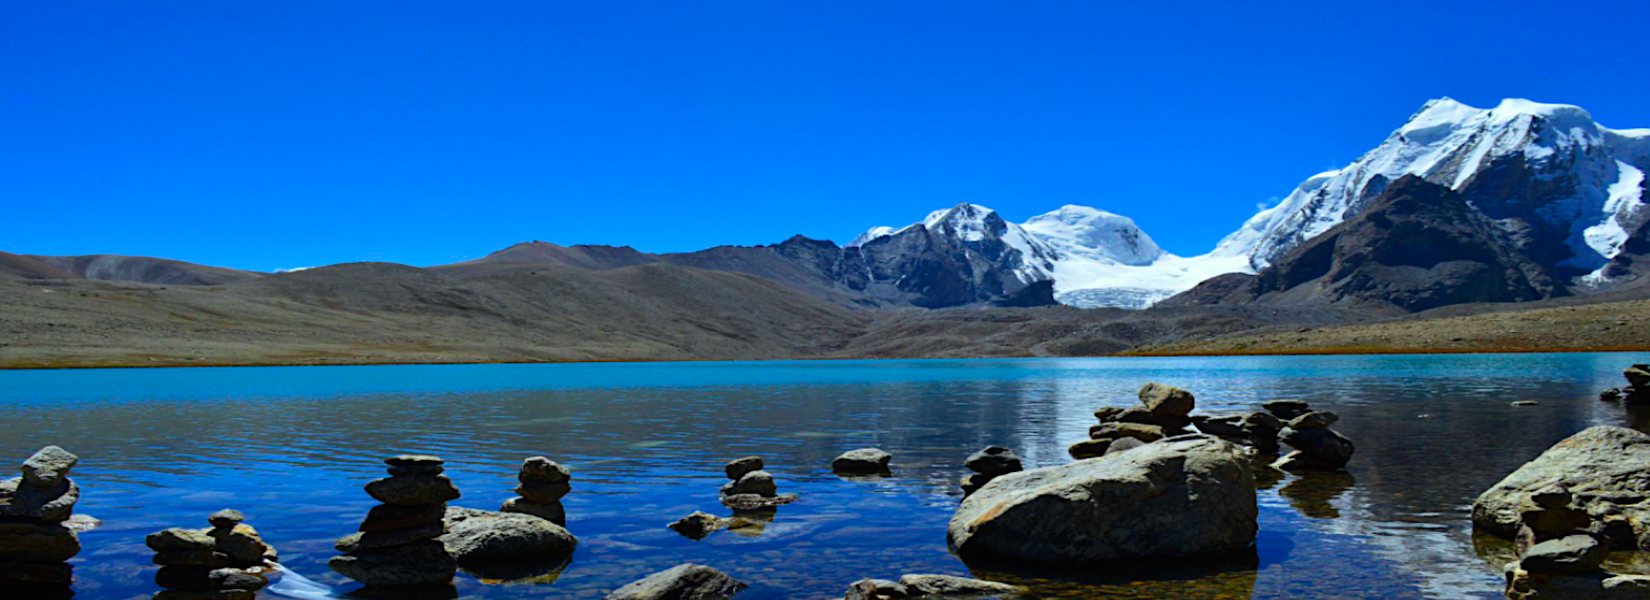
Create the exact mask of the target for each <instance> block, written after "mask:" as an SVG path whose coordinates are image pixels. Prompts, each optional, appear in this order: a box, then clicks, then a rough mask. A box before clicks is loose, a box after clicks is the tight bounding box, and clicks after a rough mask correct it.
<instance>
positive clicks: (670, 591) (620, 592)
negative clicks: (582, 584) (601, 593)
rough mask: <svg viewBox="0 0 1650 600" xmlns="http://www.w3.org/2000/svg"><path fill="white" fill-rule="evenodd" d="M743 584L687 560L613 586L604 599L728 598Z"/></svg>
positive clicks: (724, 574)
mask: <svg viewBox="0 0 1650 600" xmlns="http://www.w3.org/2000/svg"><path fill="white" fill-rule="evenodd" d="M745 587H746V585H745V584H744V583H741V582H740V581H739V580H737V579H734V578H732V577H729V576H728V575H727V574H726V573H723V572H721V571H718V570H716V569H712V568H710V567H707V566H704V565H696V564H693V563H687V564H682V565H677V566H675V567H671V568H669V569H666V570H664V571H660V572H658V573H654V574H652V575H648V576H647V577H643V578H641V579H639V580H636V581H633V582H631V583H629V584H627V585H625V586H624V587H622V588H619V589H617V590H613V593H611V594H608V595H607V596H606V597H605V600H722V599H723V598H732V597H733V595H734V594H737V593H739V592H740V590H743V589H745Z"/></svg>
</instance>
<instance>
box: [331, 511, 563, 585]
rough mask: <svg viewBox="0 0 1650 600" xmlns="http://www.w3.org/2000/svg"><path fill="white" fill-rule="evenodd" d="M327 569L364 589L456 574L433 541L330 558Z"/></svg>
mask: <svg viewBox="0 0 1650 600" xmlns="http://www.w3.org/2000/svg"><path fill="white" fill-rule="evenodd" d="M534 520H535V521H536V520H537V519H534ZM327 566H329V567H331V568H332V570H333V571H336V572H337V573H338V574H340V575H343V576H345V577H348V578H350V579H354V580H356V581H359V582H361V583H363V584H366V585H368V586H411V585H436V584H444V583H448V582H450V581H452V580H453V575H455V574H457V573H458V562H457V560H456V559H454V558H453V555H451V554H449V553H448V552H447V548H446V547H444V546H443V545H442V543H441V542H439V541H436V540H430V541H427V542H418V543H415V544H408V545H405V546H396V547H394V548H385V549H383V550H369V551H365V552H361V553H360V554H345V555H340V556H334V557H332V559H331V560H329V561H327Z"/></svg>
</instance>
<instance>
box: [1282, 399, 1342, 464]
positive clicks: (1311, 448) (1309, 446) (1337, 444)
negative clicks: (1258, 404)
mask: <svg viewBox="0 0 1650 600" xmlns="http://www.w3.org/2000/svg"><path fill="white" fill-rule="evenodd" d="M1272 404H1273V403H1271V402H1268V403H1267V406H1271V405H1272ZM1300 405H1301V407H1303V408H1304V406H1305V403H1304V402H1302V403H1300ZM1276 413H1277V411H1273V414H1276ZM1339 420H1340V416H1339V415H1336V414H1335V413H1333V412H1330V411H1327V410H1315V411H1307V412H1305V413H1300V414H1297V415H1296V416H1295V417H1294V418H1293V419H1291V420H1290V421H1289V426H1288V427H1287V428H1285V429H1284V430H1283V432H1282V433H1281V434H1280V435H1279V437H1280V438H1281V439H1282V440H1283V443H1285V444H1289V446H1290V447H1292V448H1294V449H1295V450H1294V451H1293V452H1290V453H1289V454H1287V455H1284V457H1283V458H1280V459H1278V460H1277V462H1274V463H1272V468H1274V469H1279V470H1283V471H1339V470H1341V469H1343V468H1345V467H1346V463H1347V461H1350V460H1352V453H1353V452H1354V451H1355V450H1356V447H1355V446H1353V444H1352V440H1349V439H1346V436H1343V435H1341V434H1339V433H1336V432H1335V430H1333V429H1330V428H1329V426H1330V425H1333V424H1335V422H1336V421H1339Z"/></svg>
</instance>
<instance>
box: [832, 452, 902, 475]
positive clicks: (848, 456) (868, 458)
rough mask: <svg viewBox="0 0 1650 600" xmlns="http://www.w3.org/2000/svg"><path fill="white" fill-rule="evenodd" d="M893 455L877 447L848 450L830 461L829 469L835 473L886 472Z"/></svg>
mask: <svg viewBox="0 0 1650 600" xmlns="http://www.w3.org/2000/svg"><path fill="white" fill-rule="evenodd" d="M893 459H894V456H893V455H892V454H889V453H887V452H884V451H882V450H881V449H879V448H860V449H858V450H849V451H847V452H844V453H842V455H841V456H838V457H836V460H833V461H831V470H832V471H834V472H837V473H887V472H888V463H889V461H892V460H893Z"/></svg>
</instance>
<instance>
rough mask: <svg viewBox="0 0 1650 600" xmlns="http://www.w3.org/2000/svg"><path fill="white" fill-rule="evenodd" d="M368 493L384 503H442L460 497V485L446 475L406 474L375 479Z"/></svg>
mask: <svg viewBox="0 0 1650 600" xmlns="http://www.w3.org/2000/svg"><path fill="white" fill-rule="evenodd" d="M386 462H388V461H386ZM366 489H367V495H369V496H372V497H373V499H374V500H377V501H379V502H383V503H384V504H398V505H402V506H408V505H415V504H440V503H442V502H446V501H448V500H455V499H457V498H458V497H459V493H458V487H457V486H455V485H453V481H452V480H451V479H447V477H446V476H445V475H404V476H391V477H386V478H384V479H374V480H373V481H371V482H369V483H367V486H366Z"/></svg>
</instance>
